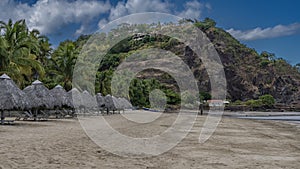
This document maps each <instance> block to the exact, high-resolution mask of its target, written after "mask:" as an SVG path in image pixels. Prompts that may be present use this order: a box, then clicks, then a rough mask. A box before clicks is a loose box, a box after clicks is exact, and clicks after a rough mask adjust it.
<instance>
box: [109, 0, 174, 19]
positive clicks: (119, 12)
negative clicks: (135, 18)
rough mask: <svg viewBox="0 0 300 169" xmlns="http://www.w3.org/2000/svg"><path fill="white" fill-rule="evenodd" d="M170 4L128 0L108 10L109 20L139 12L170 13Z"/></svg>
mask: <svg viewBox="0 0 300 169" xmlns="http://www.w3.org/2000/svg"><path fill="white" fill-rule="evenodd" d="M169 8H170V4H169V3H168V2H163V1H161V0H143V1H141V0H128V1H127V2H126V3H124V2H119V3H118V4H117V6H116V7H113V8H112V9H111V10H110V15H109V20H114V19H117V18H119V17H122V16H125V15H129V14H133V13H140V12H170V9H169Z"/></svg>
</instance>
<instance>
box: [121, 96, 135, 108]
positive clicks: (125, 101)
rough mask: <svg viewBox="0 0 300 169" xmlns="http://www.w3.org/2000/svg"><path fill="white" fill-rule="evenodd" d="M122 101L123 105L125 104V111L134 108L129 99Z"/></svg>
mask: <svg viewBox="0 0 300 169" xmlns="http://www.w3.org/2000/svg"><path fill="white" fill-rule="evenodd" d="M121 100H122V103H123V105H124V108H125V109H132V108H133V106H132V104H131V103H130V102H129V101H128V100H127V99H125V98H121Z"/></svg>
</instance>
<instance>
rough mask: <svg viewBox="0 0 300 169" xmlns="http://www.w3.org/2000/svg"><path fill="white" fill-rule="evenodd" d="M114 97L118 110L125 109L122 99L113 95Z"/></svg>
mask: <svg viewBox="0 0 300 169" xmlns="http://www.w3.org/2000/svg"><path fill="white" fill-rule="evenodd" d="M112 99H113V103H114V105H115V107H116V109H117V110H121V109H123V106H122V103H121V102H120V100H119V99H118V98H116V97H115V96H112Z"/></svg>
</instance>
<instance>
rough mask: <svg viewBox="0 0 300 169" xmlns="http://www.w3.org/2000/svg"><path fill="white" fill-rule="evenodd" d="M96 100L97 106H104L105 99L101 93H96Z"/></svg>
mask: <svg viewBox="0 0 300 169" xmlns="http://www.w3.org/2000/svg"><path fill="white" fill-rule="evenodd" d="M96 100H97V104H98V108H103V107H104V106H105V100H104V97H103V96H102V94H101V93H97V94H96Z"/></svg>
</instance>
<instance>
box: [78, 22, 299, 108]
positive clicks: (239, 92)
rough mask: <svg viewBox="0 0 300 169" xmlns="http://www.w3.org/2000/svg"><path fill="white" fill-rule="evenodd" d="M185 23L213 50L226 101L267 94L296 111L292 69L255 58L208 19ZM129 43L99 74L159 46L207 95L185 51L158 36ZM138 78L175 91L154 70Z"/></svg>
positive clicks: (201, 70) (269, 57) (199, 67)
mask: <svg viewBox="0 0 300 169" xmlns="http://www.w3.org/2000/svg"><path fill="white" fill-rule="evenodd" d="M188 22H193V24H194V25H195V26H197V27H198V28H199V29H200V30H202V31H203V32H204V33H205V34H206V36H207V37H208V38H209V40H210V41H211V42H212V43H213V45H214V47H215V49H216V50H217V52H218V54H219V56H220V59H221V61H222V64H223V66H224V71H225V75H226V79H227V98H228V100H231V102H235V101H237V100H241V101H247V100H249V99H257V98H259V96H262V95H265V94H271V95H272V96H273V97H274V98H275V99H276V103H277V105H285V106H286V105H288V106H291V105H293V106H299V107H300V73H299V71H298V70H297V69H296V68H295V67H293V66H291V65H290V64H289V63H287V62H286V61H285V60H284V59H282V58H276V56H275V55H274V54H272V53H268V52H262V53H261V54H259V53H257V52H256V51H255V50H254V49H251V48H248V47H247V46H245V45H243V44H242V43H240V42H239V41H238V40H236V39H235V38H234V37H232V36H231V35H230V34H229V33H228V32H226V31H225V30H223V29H221V28H217V27H216V23H215V22H214V21H213V20H211V19H205V20H204V21H192V20H189V21H188ZM81 40H82V39H81ZM133 40H134V39H133V38H129V39H127V40H126V41H122V45H118V46H117V47H115V48H113V49H112V52H111V54H110V55H111V57H122V58H118V59H111V58H110V59H108V60H106V63H105V64H102V67H100V69H99V71H101V72H103V71H105V70H108V69H109V68H111V67H116V65H118V64H116V63H111V62H112V61H113V62H118V63H120V62H121V61H122V59H124V57H126V53H130V52H132V51H134V50H138V49H141V48H142V49H145V48H148V47H151V46H152V47H153V46H155V47H157V46H159V47H161V48H163V49H166V50H170V51H172V52H173V53H176V54H177V55H178V56H179V57H181V58H182V60H183V61H184V62H185V63H187V64H188V65H189V66H190V68H191V69H192V71H193V73H194V75H195V77H196V79H197V80H198V86H199V90H200V91H202V92H210V82H209V78H208V75H207V72H206V69H205V67H204V66H203V63H202V61H201V60H197V58H198V57H196V55H195V53H194V52H193V51H192V50H191V49H190V48H189V47H186V46H185V45H184V44H182V43H177V42H174V40H172V39H171V38H169V37H165V36H160V35H156V36H155V37H154V39H152V40H151V39H149V38H148V39H147V36H145V37H142V38H140V41H141V43H140V44H138V43H136V42H133ZM133 44H134V45H133ZM158 44H159V45H158ZM124 53H125V54H124ZM108 57H109V56H108ZM107 65H114V66H107ZM138 78H140V79H147V78H154V79H157V80H159V81H160V82H162V83H164V84H165V85H166V86H168V87H169V88H171V89H172V90H175V91H176V90H177V91H178V87H177V85H176V84H175V83H176V82H175V80H174V79H172V77H170V76H167V75H166V74H165V73H164V72H161V71H158V70H149V71H143V72H142V73H140V74H139V75H138ZM100 92H101V91H100Z"/></svg>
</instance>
